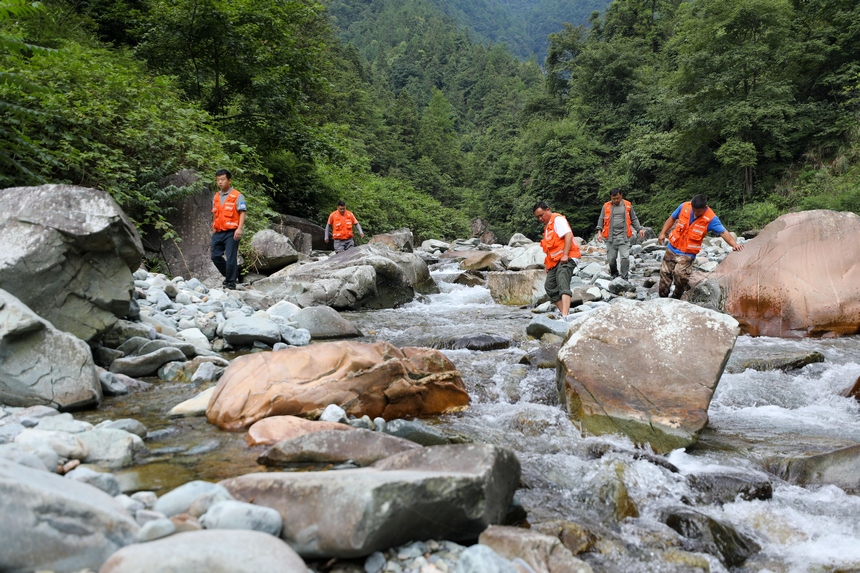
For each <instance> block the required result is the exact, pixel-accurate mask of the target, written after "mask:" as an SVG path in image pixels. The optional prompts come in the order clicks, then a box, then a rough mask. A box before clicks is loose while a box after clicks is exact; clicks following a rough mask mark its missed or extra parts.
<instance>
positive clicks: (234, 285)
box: [224, 283, 236, 290]
mask: <svg viewBox="0 0 860 573" xmlns="http://www.w3.org/2000/svg"><path fill="white" fill-rule="evenodd" d="M224 286H225V287H226V288H229V289H233V290H235V288H236V283H225V284H224Z"/></svg>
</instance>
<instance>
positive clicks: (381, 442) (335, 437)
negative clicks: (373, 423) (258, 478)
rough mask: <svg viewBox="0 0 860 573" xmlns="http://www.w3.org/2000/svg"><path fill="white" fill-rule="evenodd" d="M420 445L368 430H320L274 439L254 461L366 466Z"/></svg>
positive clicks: (281, 463)
mask: <svg viewBox="0 0 860 573" xmlns="http://www.w3.org/2000/svg"><path fill="white" fill-rule="evenodd" d="M420 447H421V446H419V445H418V444H416V443H415V442H411V441H409V440H404V439H403V438H397V437H395V436H389V435H388V434H383V433H381V432H373V431H370V430H362V429H356V430H355V431H353V432H339V431H336V430H324V431H322V432H314V433H312V434H305V435H303V436H298V437H296V438H292V439H289V440H284V441H282V442H278V443H277V444H275V445H274V446H272V447H271V448H269V449H268V450H267V451H266V453H264V454H263V455H261V456H260V457H259V458H257V463H259V464H263V465H264V466H281V465H286V464H294V463H330V464H338V463H343V462H346V461H352V462H354V463H355V464H356V465H359V466H369V465H370V464H372V463H374V462H377V461H379V460H381V459H384V458H387V457H389V456H392V455H394V454H399V453H400V452H405V451H406V450H413V449H415V448H420Z"/></svg>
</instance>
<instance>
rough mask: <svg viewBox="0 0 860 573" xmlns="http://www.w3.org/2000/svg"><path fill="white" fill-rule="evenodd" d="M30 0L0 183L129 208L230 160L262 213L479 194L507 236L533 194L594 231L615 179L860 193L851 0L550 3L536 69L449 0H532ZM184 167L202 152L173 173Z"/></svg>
mask: <svg viewBox="0 0 860 573" xmlns="http://www.w3.org/2000/svg"><path fill="white" fill-rule="evenodd" d="M559 4H561V3H559ZM34 6H35V5H32V4H29V3H26V2H23V1H22V0H0V71H2V75H0V115H2V121H0V169H2V170H0V184H2V185H3V186H11V185H29V184H36V183H39V182H46V181H47V182H68V183H74V184H80V185H88V186H93V187H98V188H102V189H105V190H108V191H110V192H111V193H112V194H113V195H114V197H116V198H117V200H118V201H119V202H120V203H121V204H122V205H123V206H124V207H125V208H126V209H127V210H128V211H129V213H130V214H131V215H132V216H133V217H134V218H135V220H136V221H138V222H139V223H151V224H156V225H159V224H162V221H163V217H164V214H165V213H164V209H165V205H166V204H167V202H168V200H169V199H171V198H173V197H177V196H181V195H182V194H184V193H188V192H191V191H193V190H194V189H197V188H199V187H200V186H201V185H205V184H211V180H212V177H213V175H212V174H213V173H214V170H215V169H216V168H219V167H228V168H231V169H232V170H233V171H234V173H235V183H236V185H237V187H239V188H240V189H242V190H243V191H245V193H246V195H248V197H249V200H251V201H252V205H251V212H252V218H251V223H252V229H253V228H260V227H262V226H264V225H265V224H266V214H267V213H273V212H275V211H278V212H284V213H290V214H294V215H298V216H304V217H308V218H311V219H313V220H316V221H318V222H323V221H324V217H325V215H327V213H328V212H329V211H331V210H332V208H333V206H334V203H335V202H336V200H337V199H339V198H344V199H346V201H347V202H348V203H349V206H350V208H351V209H352V210H353V211H355V212H356V214H357V215H358V217H359V219H360V220H361V222H362V225H363V226H364V227H365V230H367V231H369V232H371V233H374V232H381V231H386V230H390V229H392V228H396V227H399V226H404V225H405V226H409V227H411V228H412V229H413V230H414V231H415V232H416V233H417V234H418V235H419V236H420V237H423V238H428V237H453V236H463V235H465V234H467V233H468V221H469V220H470V219H471V218H473V217H475V216H482V217H484V218H485V219H487V220H488V221H489V222H490V223H491V225H492V227H493V230H495V231H496V232H497V233H498V234H499V235H500V236H501V237H502V238H505V237H506V236H508V235H509V234H511V233H513V232H515V231H527V232H530V233H535V232H536V231H537V227H536V224H535V223H534V221H533V217H532V216H531V211H530V207H531V205H532V204H533V203H534V201H536V200H537V199H546V200H547V201H549V202H550V204H551V205H552V206H553V207H554V208H557V209H559V210H561V211H563V212H565V213H566V214H567V215H568V216H569V218H570V219H571V222H572V223H573V224H574V226H575V228H576V230H577V232H579V233H583V234H585V233H589V232H590V231H591V228H592V227H593V225H594V222H595V221H596V218H597V210H598V208H599V205H601V204H602V202H603V201H604V200H605V199H606V196H607V193H608V190H609V189H610V188H612V187H616V186H618V187H621V188H623V189H624V191H625V193H626V194H627V196H628V197H629V198H631V199H632V200H633V201H634V202H635V204H636V205H637V211H638V212H639V215H640V218H641V219H642V220H643V223H645V224H648V225H653V226H659V225H660V224H661V223H662V221H663V220H664V219H665V218H666V216H667V215H668V213H669V212H670V210H671V209H672V208H673V207H674V206H676V205H677V203H678V202H680V201H682V200H684V199H687V198H689V197H690V196H691V195H692V194H694V193H705V194H706V195H707V196H708V197H709V199H710V202H711V204H712V205H713V206H714V208H715V210H716V211H717V212H718V214H720V216H721V218H722V219H724V220H725V221H726V223H727V224H728V226H729V227H730V228H732V230H738V231H745V230H751V229H755V228H758V227H760V226H761V225H763V224H765V223H767V222H768V221H770V220H772V219H773V218H774V217H776V216H777V215H779V214H780V213H782V212H785V211H787V210H791V209H797V208H811V207H830V208H837V209H848V210H854V211H860V168H858V153H857V150H858V141H860V133H858V129H857V126H858V103H860V98H858V87H860V38H858V35H860V7H858V6H855V4H854V3H853V2H851V1H848V0H692V1H689V2H681V1H680V0H647V1H646V0H615V1H614V2H612V3H611V5H610V6H609V8H608V9H607V10H606V12H605V13H604V14H603V15H601V16H600V17H597V18H594V19H592V21H591V23H590V25H589V26H588V27H585V26H576V25H573V24H566V25H562V24H563V23H562V22H555V23H552V22H550V24H552V25H555V29H557V30H559V31H558V32H555V33H553V34H551V35H550V36H549V37H548V38H547V41H548V45H549V51H548V56H547V59H546V62H545V65H544V70H545V71H544V70H542V69H541V68H540V67H539V66H538V64H537V62H536V61H535V60H534V59H532V60H531V61H529V60H523V59H521V58H518V57H517V56H516V55H515V54H513V53H512V52H511V51H510V50H508V49H507V48H506V47H504V46H501V45H487V44H486V43H484V42H482V38H484V37H485V36H486V35H487V32H486V31H483V30H481V29H480V28H479V27H478V26H477V25H476V26H475V27H476V28H477V30H476V31H472V30H469V29H467V28H463V27H461V26H460V25H458V21H463V19H462V17H461V16H458V15H457V14H455V13H454V10H453V8H451V7H458V8H457V9H458V10H461V11H463V12H464V13H470V14H473V15H474V17H475V18H477V19H481V17H482V16H481V14H483V12H482V11H484V10H491V9H499V10H500V9H501V8H500V7H502V6H504V7H505V10H506V11H505V12H499V14H502V13H507V14H516V13H517V12H516V10H520V11H523V10H527V9H531V8H532V7H533V6H534V4H532V3H527V2H525V1H522V0H520V1H514V0H510V1H508V2H506V3H504V4H495V5H491V4H489V3H487V4H484V3H480V2H474V3H465V2H463V3H457V4H449V5H448V6H449V10H448V12H449V14H446V13H445V12H444V11H443V10H441V9H440V4H437V3H435V0H433V1H431V0H416V1H414V2H404V3H397V2H394V1H393V0H366V1H364V2H345V1H343V0H336V1H334V2H332V4H331V5H330V10H331V11H329V8H327V7H326V5H324V4H322V3H319V2H315V1H313V0H291V1H285V0H257V1H255V2H251V1H250V0H231V1H229V2H228V1H226V0H172V1H170V2H167V1H166V0H76V1H75V2H70V1H67V0H49V1H47V2H45V3H43V4H42V5H40V6H36V7H34ZM466 6H469V7H471V8H470V10H473V11H472V12H469V11H468V10H466ZM492 6H495V7H496V8H492ZM519 13H522V12H519ZM549 13H551V12H547V14H549ZM499 17H500V18H501V16H499ZM494 18H495V16H494ZM503 20H504V19H503V18H502V20H493V21H494V22H496V21H503ZM510 21H511V22H519V24H518V25H522V23H523V22H524V21H525V20H524V19H523V18H522V17H517V18H513V19H512V20H510ZM345 22H349V25H348V26H347V27H346V28H345V27H344V23H345ZM494 25H495V24H494ZM512 26H513V24H512ZM497 27H498V28H499V29H501V26H497ZM511 29H513V28H511ZM339 33H340V34H344V35H345V37H346V38H348V39H349V41H348V42H345V41H344V40H342V39H340V38H339V37H338V34H339ZM501 39H502V40H505V39H506V38H504V37H502V38H501ZM509 44H510V45H513V42H510V41H509ZM182 169H187V170H191V171H194V172H197V173H199V174H201V176H202V178H201V179H199V180H198V181H197V182H196V183H194V184H192V185H190V186H186V187H176V186H172V185H171V182H172V181H176V179H174V178H171V177H170V176H171V175H172V174H174V173H176V172H177V171H179V170H182ZM165 231H166V232H167V231H168V230H167V229H165Z"/></svg>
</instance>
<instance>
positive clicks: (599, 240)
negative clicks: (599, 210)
mask: <svg viewBox="0 0 860 573" xmlns="http://www.w3.org/2000/svg"><path fill="white" fill-rule="evenodd" d="M597 242H598V243H602V242H603V235H602V234H600V233H597Z"/></svg>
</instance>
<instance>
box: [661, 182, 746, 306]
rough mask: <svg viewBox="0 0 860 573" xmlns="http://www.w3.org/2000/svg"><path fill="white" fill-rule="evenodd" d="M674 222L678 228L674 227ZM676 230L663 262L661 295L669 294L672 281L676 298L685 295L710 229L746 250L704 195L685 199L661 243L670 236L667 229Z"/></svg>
mask: <svg viewBox="0 0 860 573" xmlns="http://www.w3.org/2000/svg"><path fill="white" fill-rule="evenodd" d="M673 226H674V228H673ZM670 229H671V230H672V234H671V235H670V236H669V244H668V245H666V253H665V254H664V255H663V264H662V265H661V266H660V286H659V292H660V296H661V297H663V298H665V297H667V296H669V291H670V289H671V287H672V284H673V283H674V284H675V290H674V292H672V298H681V296H682V295H683V294H684V292H685V291H686V290H687V287H688V286H689V284H690V275H691V274H692V272H693V261H695V260H696V255H697V254H699V251H701V250H702V240H703V239H704V238H705V235H707V234H708V231H711V232H713V233H719V235H720V237H722V238H723V240H724V241H725V242H726V243H728V244H729V246H731V248H732V250H734V251H742V250H743V248H744V246H743V245H740V244H738V243H737V242H736V241H735V238H734V237H732V235H731V233H729V232H728V231H727V230H726V228H725V227H723V224H722V223H721V222H720V219H719V217H717V215H716V214H715V213H714V212H713V211H712V210H711V208H710V207H708V202H707V201H706V200H705V197H704V196H702V195H696V196H695V197H693V199H692V200H691V201H688V202H687V203H681V204H680V205H678V208H677V209H675V211H674V212H673V213H672V214H671V215H670V216H669V218H668V219H666V222H665V223H663V229H662V230H661V231H660V235H659V236H658V239H659V240H660V242H661V243H663V242H664V241H665V240H666V233H668V232H669V230H670Z"/></svg>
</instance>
